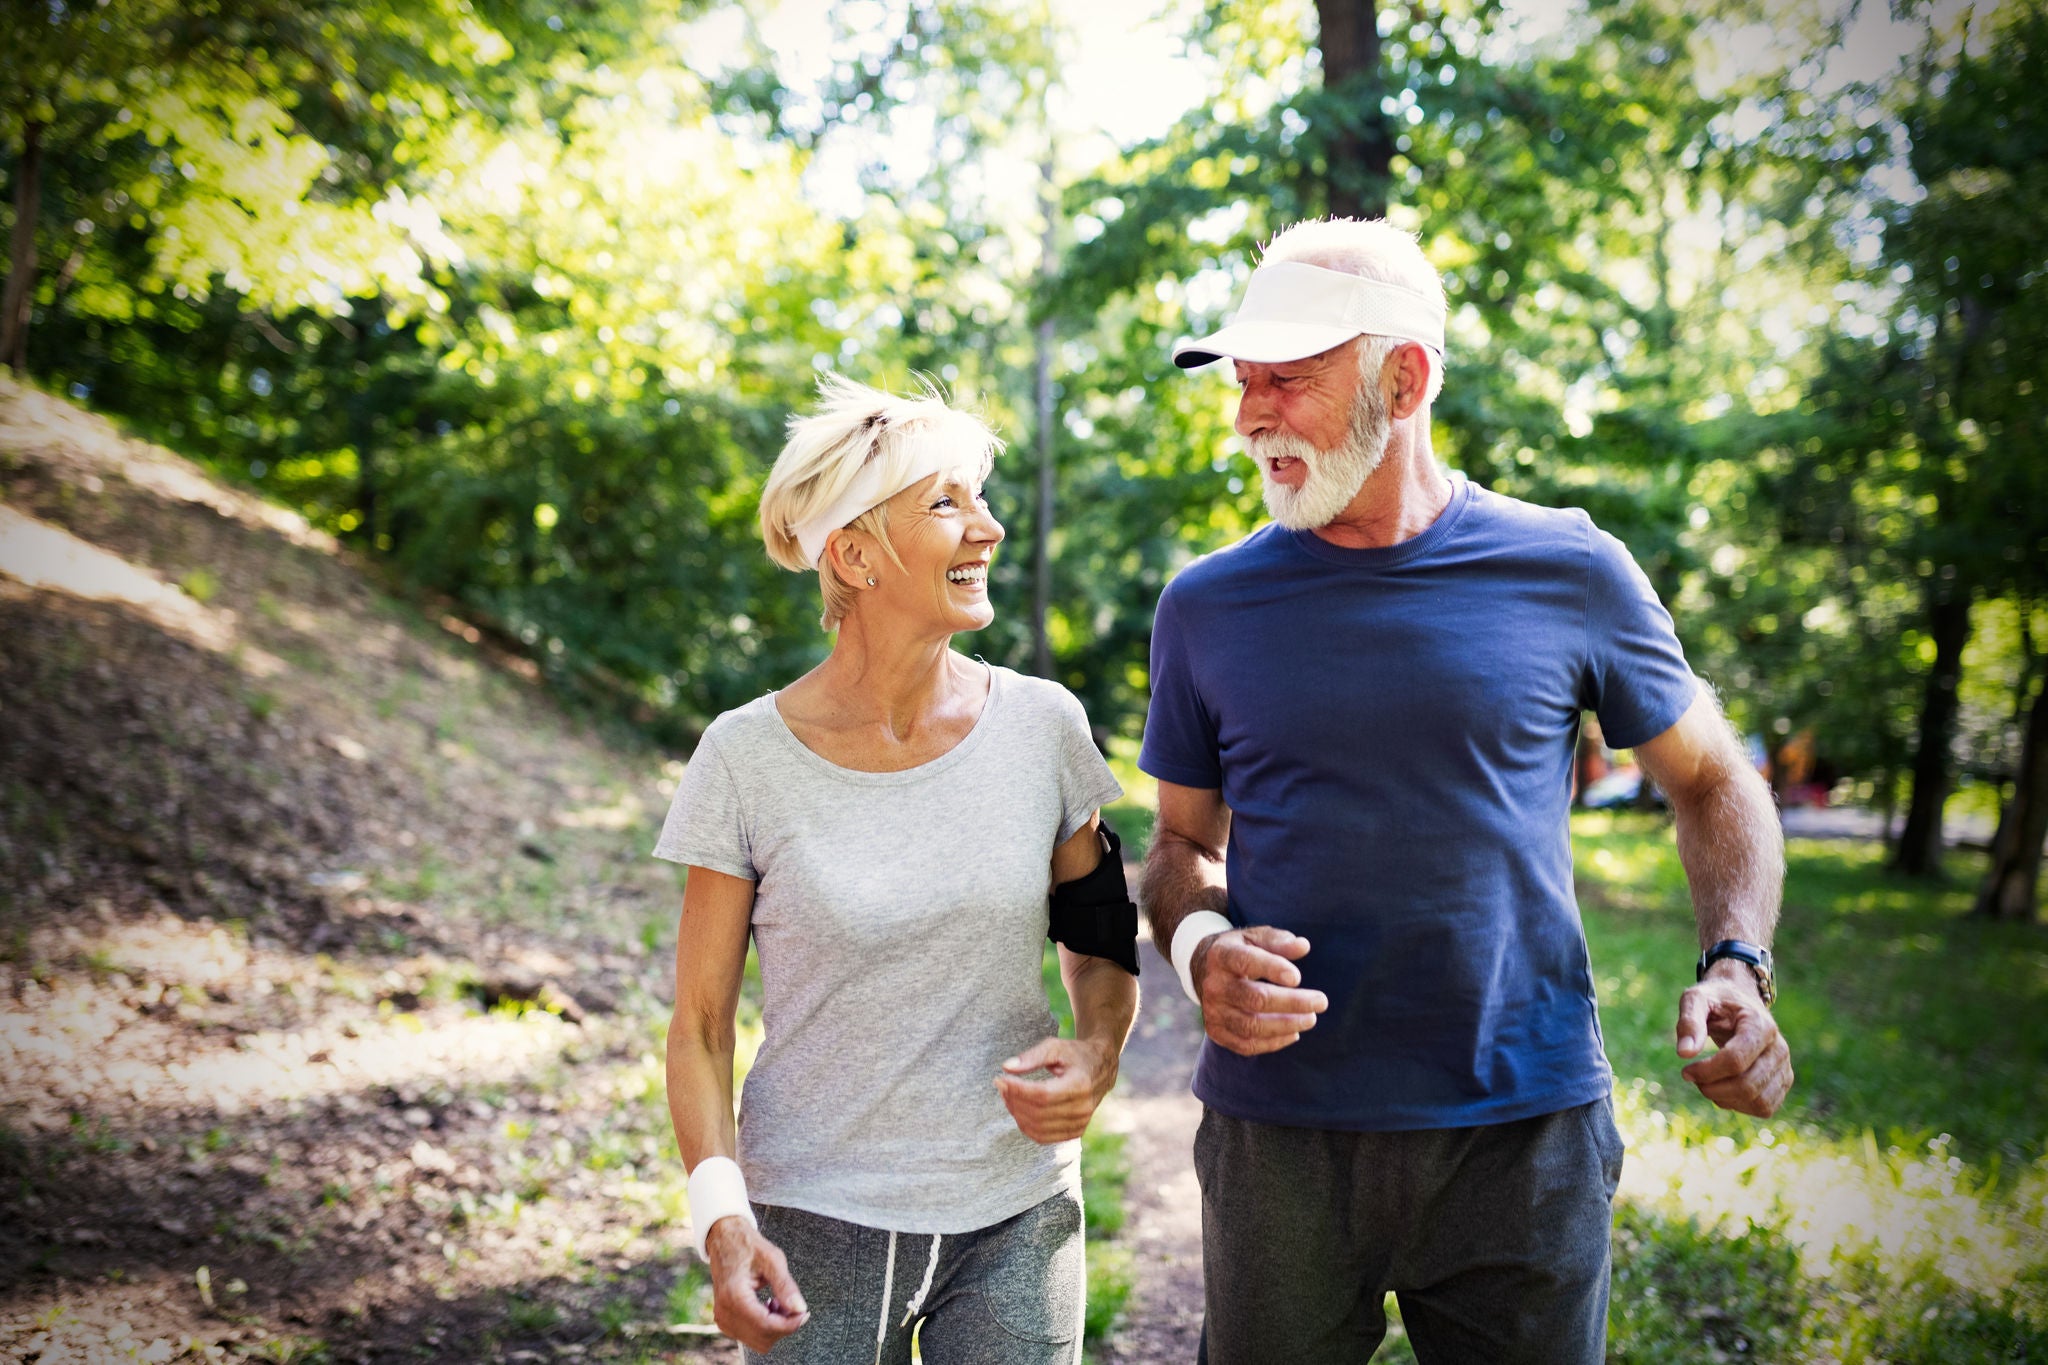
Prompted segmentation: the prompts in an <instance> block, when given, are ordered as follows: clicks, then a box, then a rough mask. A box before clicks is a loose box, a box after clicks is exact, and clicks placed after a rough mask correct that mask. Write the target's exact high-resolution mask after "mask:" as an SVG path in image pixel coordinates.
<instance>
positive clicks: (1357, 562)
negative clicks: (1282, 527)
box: [1286, 471, 1472, 569]
mask: <svg viewBox="0 0 2048 1365" xmlns="http://www.w3.org/2000/svg"><path fill="white" fill-rule="evenodd" d="M1450 480H1451V497H1450V501H1449V502H1446V503H1445V504H1444V510H1443V511H1441V512H1439V513H1437V516H1436V520H1435V521H1432V522H1431V523H1430V524H1429V525H1428V526H1426V527H1424V528H1423V530H1422V534H1420V535H1417V536H1411V537H1409V538H1408V539H1407V540H1404V541H1402V542H1401V543H1400V544H1398V545H1375V546H1368V547H1364V548H1353V547H1351V546H1346V545H1332V544H1331V543H1330V542H1329V541H1327V540H1324V539H1323V538H1322V537H1321V536H1319V535H1317V534H1316V533H1315V532H1314V531H1289V532H1287V533H1286V534H1287V537H1288V539H1289V540H1291V541H1293V542H1294V544H1295V545H1296V546H1298V547H1299V548H1300V549H1301V550H1302V552H1303V553H1304V554H1308V555H1310V556H1313V557H1314V558H1316V559H1320V560H1322V561H1323V562H1325V563H1327V564H1342V565H1345V566H1347V567H1349V568H1354V569H1384V568H1391V567H1393V566H1394V565H1397V564H1406V563H1408V562H1409V561H1410V560H1412V559H1415V558H1418V557H1419V556H1421V555H1425V554H1428V553H1429V552H1430V551H1431V550H1433V549H1435V548H1436V547H1437V546H1439V545H1441V544H1443V542H1444V541H1446V540H1448V539H1449V538H1450V535H1451V530H1452V528H1453V527H1454V526H1455V525H1456V524H1457V521H1458V518H1459V517H1461V516H1463V515H1464V513H1465V509H1466V507H1468V506H1469V505H1470V504H1471V502H1472V481H1471V480H1470V479H1468V478H1466V477H1465V476H1464V475H1463V474H1460V473H1457V472H1455V471H1453V472H1452V473H1451V474H1450Z"/></svg>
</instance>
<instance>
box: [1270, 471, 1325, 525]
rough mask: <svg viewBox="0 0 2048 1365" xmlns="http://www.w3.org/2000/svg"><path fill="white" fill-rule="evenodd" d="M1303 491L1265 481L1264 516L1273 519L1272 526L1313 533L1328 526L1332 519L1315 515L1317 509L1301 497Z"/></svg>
mask: <svg viewBox="0 0 2048 1365" xmlns="http://www.w3.org/2000/svg"><path fill="white" fill-rule="evenodd" d="M1305 491H1306V490H1304V489H1300V488H1289V487H1287V486H1286V485H1284V484H1276V483H1274V482H1272V481H1271V480H1270V479H1269V480H1267V481H1266V487H1265V498H1266V515H1267V516H1269V517H1271V518H1272V519H1273V521H1274V524H1276V525H1278V526H1280V527H1282V528H1284V529H1286V530H1289V531H1313V530H1316V529H1317V528H1319V527H1323V526H1328V525H1329V524H1330V522H1331V520H1332V519H1331V518H1330V517H1318V516H1317V515H1316V511H1317V509H1316V508H1314V507H1312V506H1310V505H1309V501H1308V499H1307V498H1305V497H1303V496H1302V494H1303V493H1304V492H1305Z"/></svg>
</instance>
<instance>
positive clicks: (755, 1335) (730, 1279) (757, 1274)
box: [704, 1218, 811, 1354]
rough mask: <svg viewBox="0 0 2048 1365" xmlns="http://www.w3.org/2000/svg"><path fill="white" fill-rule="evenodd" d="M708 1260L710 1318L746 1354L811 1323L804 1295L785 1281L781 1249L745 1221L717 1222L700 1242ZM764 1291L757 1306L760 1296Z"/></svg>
mask: <svg viewBox="0 0 2048 1365" xmlns="http://www.w3.org/2000/svg"><path fill="white" fill-rule="evenodd" d="M704 1250H705V1253H706V1254H707V1255H708V1256H709V1257H710V1258H711V1293H712V1301H713V1304H714V1309H713V1317H714V1319H715V1320H716V1321H717V1323H718V1330H719V1331H721V1332H723V1333H725V1334H726V1335H727V1336H729V1337H731V1338H732V1339H733V1340H735V1341H737V1342H739V1343H740V1344H741V1345H743V1346H745V1347H746V1348H747V1349H748V1350H751V1351H758V1352H761V1353H763V1354H766V1353H767V1351H768V1348H769V1347H771V1346H773V1345H774V1344H775V1343H776V1342H778V1341H780V1340H782V1339H783V1338H784V1337H786V1336H788V1335H789V1334H790V1333H791V1332H794V1331H795V1330H796V1329H797V1328H799V1327H801V1326H803V1325H804V1324H805V1323H806V1322H808V1321H810V1317H811V1310H810V1309H809V1308H807V1307H805V1305H804V1296H803V1292H802V1291H801V1290H799V1289H798V1288H797V1287H796V1281H795V1280H792V1279H791V1278H790V1277H789V1262H788V1261H786V1260H784V1259H783V1256H782V1249H781V1248H780V1247H778V1246H776V1245H775V1243H773V1242H771V1241H769V1240H768V1239H767V1238H766V1237H763V1236H762V1235H761V1230H760V1229H759V1228H756V1227H754V1226H753V1225H752V1224H750V1223H749V1222H747V1220H746V1219H744V1218H721V1219H719V1220H718V1222H717V1223H715V1224H713V1225H712V1228H711V1235H710V1236H708V1237H706V1238H705V1239H704ZM764 1289H765V1290H767V1291H768V1299H767V1301H766V1302H763V1301H762V1298H761V1291H762V1290H764Z"/></svg>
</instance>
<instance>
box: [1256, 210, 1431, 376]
mask: <svg viewBox="0 0 2048 1365" xmlns="http://www.w3.org/2000/svg"><path fill="white" fill-rule="evenodd" d="M1277 261H1299V262H1301V263H1302V264H1303V265H1317V266H1321V267H1322V268H1323V269H1325V270H1341V271H1343V272H1344V273H1345V274H1347V275H1362V276H1364V277H1365V278H1366V279H1369V280H1382V281H1384V282H1386V283H1388V284H1398V285H1401V286H1402V287H1404V288H1407V289H1412V290H1415V291H1416V292H1417V293H1419V294H1421V295H1422V296H1423V297H1424V298H1427V299H1429V300H1431V301H1432V302H1434V303H1436V304H1437V305H1439V306H1442V305H1443V303H1444V282H1443V277H1442V276H1441V275H1439V274H1437V270H1436V267H1435V266H1433V265H1431V264H1430V263H1429V257H1427V256H1425V255H1423V254H1422V244H1421V243H1420V242H1418V241H1417V240H1416V238H1415V234H1414V233H1412V232H1408V231H1406V230H1404V229H1402V228H1397V227H1395V226H1394V225H1393V224H1392V223H1389V222H1388V221H1387V220H1386V219H1384V218H1314V219H1310V220H1309V221H1307V222H1302V223H1296V224H1294V225H1293V226H1292V227H1289V228H1283V229H1282V230H1281V231H1280V232H1279V234H1278V235H1276V236H1275V237H1274V238H1273V240H1272V241H1270V242H1268V243H1266V249H1265V251H1264V253H1262V255H1261V257H1260V263H1261V264H1270V263H1273V262H1277ZM1405 344H1407V343H1404V342H1402V341H1400V340H1398V339H1395V338H1391V337H1374V336H1368V337H1367V339H1366V349H1367V350H1376V351H1377V352H1378V357H1377V361H1378V363H1377V364H1375V365H1374V367H1373V368H1372V370H1370V371H1368V372H1367V373H1368V378H1369V379H1376V378H1377V376H1378V374H1379V371H1380V370H1381V369H1383V368H1384V367H1385V365H1386V360H1387V357H1388V356H1390V355H1392V354H1393V353H1394V352H1395V351H1396V350H1397V349H1399V348H1400V347H1401V346H1402V345H1405ZM1422 349H1423V350H1424V351H1425V352H1428V354H1429V358H1430V359H1429V386H1428V388H1427V389H1426V390H1424V392H1423V398H1422V401H1423V402H1425V403H1434V402H1435V401H1436V396H1437V395H1438V394H1439V393H1441V392H1443V387H1444V365H1443V357H1441V356H1439V355H1437V354H1436V353H1435V352H1434V351H1431V350H1430V349H1429V347H1427V346H1425V347H1423V348H1422ZM1361 358H1362V357H1361Z"/></svg>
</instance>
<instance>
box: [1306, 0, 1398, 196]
mask: <svg viewBox="0 0 2048 1365" xmlns="http://www.w3.org/2000/svg"><path fill="white" fill-rule="evenodd" d="M1316 22H1317V25H1318V35H1317V41H1316V45H1317V47H1318V48H1319V49H1320V50H1321V52H1322V58H1323V89H1324V90H1325V91H1327V92H1329V94H1330V95H1331V96H1332V97H1333V99H1334V100H1335V101H1337V102H1338V103H1337V109H1336V122H1335V125H1334V126H1333V127H1331V128H1329V129H1326V130H1325V131H1324V140H1323V146H1324V148H1325V154H1326V156H1327V157H1328V159H1329V171H1328V176H1327V180H1326V189H1327V191H1328V194H1329V207H1330V212H1331V214H1333V215H1334V216H1336V217H1339V218H1379V217H1383V216H1385V214H1386V211H1387V188H1388V184H1389V182H1390V180H1391V178H1392V174H1393V161H1394V139H1393V134H1392V132H1391V131H1390V130H1389V129H1388V127H1387V116H1386V113H1385V112H1384V111H1383V110H1382V109H1381V108H1380V99H1381V97H1382V95H1383V94H1384V93H1385V91H1384V87H1383V86H1382V84H1381V81H1380V24H1379V14H1378V5H1377V0H1316Z"/></svg>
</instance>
